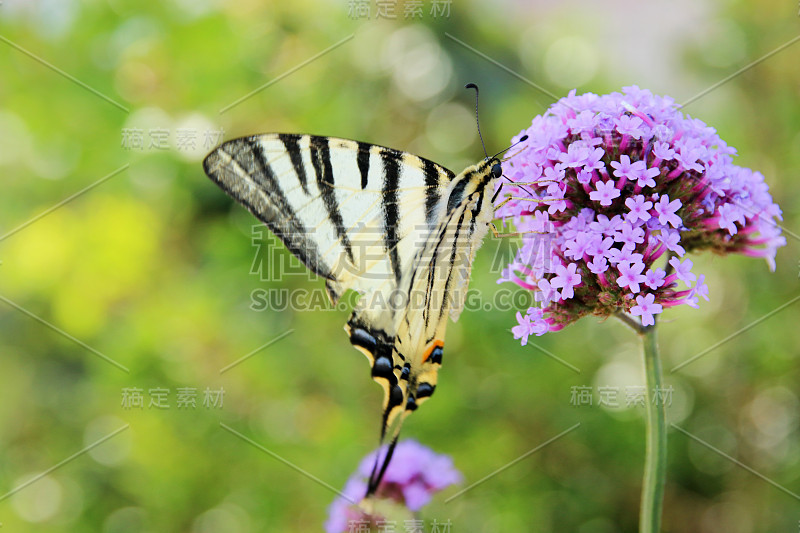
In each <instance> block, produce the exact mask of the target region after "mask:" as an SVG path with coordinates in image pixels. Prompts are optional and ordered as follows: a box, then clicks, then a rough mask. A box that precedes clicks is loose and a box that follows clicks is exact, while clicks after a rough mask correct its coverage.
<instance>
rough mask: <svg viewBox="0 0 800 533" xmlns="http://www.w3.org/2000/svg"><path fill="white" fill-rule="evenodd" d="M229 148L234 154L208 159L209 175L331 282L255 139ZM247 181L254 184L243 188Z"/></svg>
mask: <svg viewBox="0 0 800 533" xmlns="http://www.w3.org/2000/svg"><path fill="white" fill-rule="evenodd" d="M226 148H227V149H228V150H231V152H230V153H229V152H226V151H223V150H222V149H220V150H219V153H217V154H212V155H210V156H209V157H208V158H206V160H205V161H204V167H205V171H206V174H208V176H209V177H210V178H211V179H212V180H214V181H215V182H216V183H217V185H219V186H220V188H222V189H223V190H224V191H225V192H227V193H228V194H229V195H231V196H232V197H233V198H235V199H236V200H237V201H238V202H239V203H241V204H242V205H244V206H245V207H246V208H247V209H248V211H250V212H251V213H253V215H255V216H256V218H258V219H259V220H261V221H262V222H264V224H266V225H267V227H268V228H269V229H270V231H272V233H274V234H275V235H276V236H277V237H278V238H279V239H281V241H283V243H284V244H285V245H286V247H287V248H288V249H289V251H290V252H292V253H293V254H294V255H295V256H296V257H297V258H298V259H300V260H301V261H302V262H303V264H305V265H306V266H307V267H308V268H309V269H310V270H312V271H313V272H315V273H316V274H319V275H320V276H323V277H325V278H331V276H332V274H331V272H330V267H329V266H328V265H327V264H326V263H325V262H324V261H323V260H322V258H321V255H320V252H319V249H318V247H317V246H316V243H315V242H314V241H313V240H312V239H309V238H308V233H307V232H308V230H307V228H306V227H305V226H304V224H303V222H302V221H301V220H300V218H299V217H297V216H296V214H295V213H294V211H293V209H292V206H291V204H290V203H289V201H288V199H287V198H286V196H285V195H284V194H283V190H282V189H281V188H280V187H279V186H278V184H277V183H276V181H275V176H274V172H273V171H272V168H271V167H270V165H269V163H268V162H267V160H266V157H265V154H264V150H263V147H262V146H261V144H260V143H259V142H258V141H256V140H255V139H242V141H241V142H235V143H233V142H232V143H230V144H229V145H227V146H226ZM226 159H227V160H226ZM243 175H244V176H245V177H244V178H243V177H242V176H243ZM247 181H250V182H251V183H252V184H251V185H249V186H243V182H244V183H246V182H247Z"/></svg>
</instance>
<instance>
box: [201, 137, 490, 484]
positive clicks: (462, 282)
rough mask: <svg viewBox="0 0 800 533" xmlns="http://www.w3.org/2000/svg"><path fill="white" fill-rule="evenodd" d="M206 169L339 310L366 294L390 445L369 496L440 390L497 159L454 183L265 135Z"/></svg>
mask: <svg viewBox="0 0 800 533" xmlns="http://www.w3.org/2000/svg"><path fill="white" fill-rule="evenodd" d="M203 166H204V169H205V172H206V174H208V176H209V177H210V178H211V179H212V180H213V181H214V182H215V183H216V184H217V185H219V186H220V187H221V188H222V189H223V190H224V191H225V192H226V193H228V194H229V195H230V196H232V197H233V198H234V199H235V200H236V201H238V202H239V203H241V204H242V205H244V206H245V207H246V208H247V209H249V210H250V212H251V213H253V214H254V215H255V216H256V217H257V218H258V219H259V220H261V221H262V222H264V224H266V225H267V226H268V227H269V229H270V230H271V231H272V232H273V233H274V234H275V235H276V236H277V237H278V238H280V239H281V240H282V241H283V243H284V244H285V245H286V247H287V248H288V249H289V250H290V251H291V252H292V253H293V254H294V255H295V256H297V257H298V258H299V259H300V260H301V261H302V262H303V263H304V264H305V265H306V266H307V267H308V268H309V269H310V270H312V271H313V272H315V273H316V274H318V275H319V276H321V277H323V278H325V280H326V282H325V286H326V289H327V293H328V295H329V297H330V299H331V301H332V302H333V303H334V304H335V303H336V302H337V301H338V300H339V298H340V296H341V295H342V294H343V292H344V291H345V290H347V289H353V290H356V291H358V292H359V293H360V294H361V295H362V296H361V297H360V300H359V305H357V306H356V309H355V310H354V311H353V313H352V315H351V316H350V319H349V320H348V321H347V324H346V325H345V331H346V332H347V334H348V335H349V336H350V342H351V343H352V344H353V346H354V347H355V348H357V349H358V350H360V351H361V352H363V353H364V355H366V356H367V359H368V360H369V362H370V365H371V367H372V378H373V379H374V380H375V381H377V382H378V383H379V384H380V385H381V386H382V387H383V389H384V391H385V396H384V400H383V420H382V426H381V442H387V441H388V442H390V443H391V444H390V447H389V451H388V452H387V454H386V457H385V458H384V461H383V466H382V468H380V469H378V468H377V464H376V468H375V471H373V475H372V479H371V480H370V486H369V489H368V494H367V495H370V494H371V493H373V492H374V490H375V489H376V488H377V486H378V483H379V482H380V478H381V477H382V475H383V472H384V471H385V469H386V466H387V465H388V463H389V460H390V459H391V452H392V451H393V449H394V443H395V442H396V439H397V435H398V432H399V430H400V426H401V424H402V421H403V420H404V419H405V417H406V416H407V415H408V414H409V413H411V412H412V411H415V410H416V409H417V407H418V406H419V405H420V404H421V403H422V402H424V401H425V400H427V399H428V398H430V396H431V395H432V394H433V392H434V390H435V389H436V378H437V373H438V371H439V367H440V366H441V364H442V353H443V349H444V337H445V329H446V327H447V318H448V316H449V317H450V318H452V319H453V320H456V319H458V316H459V314H460V312H461V310H462V309H463V306H464V303H465V298H466V291H467V285H468V283H469V276H470V269H471V265H472V259H473V257H474V256H475V252H476V250H477V249H478V247H479V246H480V244H481V241H482V240H483V238H484V236H485V235H486V233H487V230H488V228H489V226H490V223H491V220H492V219H493V218H494V207H493V204H492V194H493V192H494V190H495V185H497V183H496V182H497V180H498V179H499V178H500V176H501V175H502V167H501V164H500V160H498V159H497V158H496V157H487V158H486V159H485V160H483V161H481V162H479V163H478V164H476V165H474V166H471V167H469V168H467V169H465V170H464V171H463V172H461V173H460V174H458V175H456V174H454V173H453V172H451V171H450V170H447V169H446V168H444V167H442V166H440V165H438V164H436V163H434V162H432V161H429V160H427V159H423V158H421V157H418V156H416V155H413V154H409V153H406V152H401V151H398V150H393V149H391V148H386V147H383V146H378V145H374V144H367V143H363V142H357V141H350V140H345V139H338V138H334V137H321V136H315V135H298V134H276V133H268V134H262V135H252V136H249V137H242V138H239V139H234V140H230V141H227V142H225V143H223V144H222V145H220V146H219V147H217V148H216V149H214V150H213V151H212V152H211V153H210V154H209V155H208V156H207V157H206V159H205V161H204V162H203ZM398 295H399V296H400V297H399V298H398ZM376 296H379V297H376ZM361 302H370V303H368V304H364V305H361ZM398 302H399V303H398Z"/></svg>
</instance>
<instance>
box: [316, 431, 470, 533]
mask: <svg viewBox="0 0 800 533" xmlns="http://www.w3.org/2000/svg"><path fill="white" fill-rule="evenodd" d="M377 453H380V454H381V457H384V456H385V454H386V446H384V447H382V448H380V449H379V450H377V451H375V452H372V453H371V454H369V455H367V456H366V457H365V458H364V459H363V460H362V461H361V464H360V465H359V467H358V470H357V471H356V473H355V474H353V476H352V477H350V479H349V480H348V481H347V483H346V484H345V486H344V489H343V490H342V494H344V496H345V497H346V498H342V497H338V498H336V499H335V500H334V501H333V503H332V504H331V507H330V515H329V517H328V521H327V522H326V523H325V531H327V532H328V533H341V532H343V531H348V530H350V526H351V525H352V524H353V523H354V522H365V524H372V525H374V524H376V523H378V522H379V521H380V520H381V517H379V516H375V514H373V515H367V514H365V513H364V511H363V510H362V509H361V508H360V507H359V506H358V505H356V504H353V503H352V502H359V501H360V500H361V499H362V498H363V497H364V494H365V493H366V491H367V480H368V479H369V476H370V474H371V473H372V468H373V466H374V465H375V458H376V454H377ZM381 462H382V461H381ZM461 480H462V476H461V473H460V472H459V471H458V470H456V469H455V467H454V466H453V460H452V459H451V458H450V457H449V456H447V455H440V454H437V453H434V452H433V450H431V449H430V448H426V447H425V446H423V445H422V444H420V443H418V442H416V441H413V440H404V441H400V442H398V443H397V446H396V447H395V451H394V455H393V456H392V461H391V462H390V463H389V466H388V467H387V469H386V472H385V474H384V476H383V479H382V480H381V483H380V485H379V486H378V490H377V491H376V493H375V496H374V498H375V499H376V500H379V501H380V500H388V501H390V502H392V503H394V504H398V505H402V506H403V507H405V508H406V509H408V510H410V511H419V510H420V509H421V508H422V507H424V506H425V505H427V504H428V502H430V501H431V498H432V497H433V495H434V494H435V493H436V492H439V491H440V490H442V489H444V488H445V487H448V486H449V485H453V484H456V483H459V482H461ZM348 500H349V501H348Z"/></svg>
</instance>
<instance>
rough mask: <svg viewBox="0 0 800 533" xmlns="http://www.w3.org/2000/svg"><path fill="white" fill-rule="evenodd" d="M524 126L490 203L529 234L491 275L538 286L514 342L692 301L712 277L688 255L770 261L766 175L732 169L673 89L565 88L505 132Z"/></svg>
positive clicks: (728, 154) (773, 208)
mask: <svg viewBox="0 0 800 533" xmlns="http://www.w3.org/2000/svg"><path fill="white" fill-rule="evenodd" d="M525 134H527V135H528V139H527V141H524V142H523V143H521V144H520V146H519V147H518V149H519V151H517V152H516V153H515V154H514V155H512V156H511V157H510V158H509V160H508V162H507V163H506V164H505V165H504V174H505V176H507V177H508V178H509V179H510V180H511V182H513V183H509V182H508V181H506V180H503V181H501V182H500V183H499V184H498V185H499V186H502V191H501V194H500V195H499V196H498V197H497V199H496V205H498V206H502V207H499V209H498V210H497V216H498V217H501V218H508V219H513V221H514V224H515V226H516V228H517V230H518V231H520V232H535V233H528V234H525V235H523V244H522V247H521V248H520V249H519V251H518V253H517V256H516V258H515V260H514V262H512V263H511V264H510V265H509V266H508V268H506V269H505V270H504V271H503V275H502V277H501V279H500V280H499V281H498V283H500V282H503V281H511V282H514V283H516V284H517V285H520V286H521V287H524V288H526V289H529V290H532V291H536V293H537V295H536V296H537V300H538V301H539V302H540V306H538V307H532V308H530V309H528V310H527V312H526V313H525V314H524V315H523V314H522V313H517V321H518V322H519V324H518V325H517V326H516V327H514V328H513V333H514V336H515V338H520V339H522V344H525V343H526V342H527V338H528V336H529V335H533V334H535V335H542V334H544V333H546V332H547V331H556V330H559V329H561V328H563V327H564V326H566V325H567V324H569V323H571V322H573V321H575V320H577V319H578V318H580V317H582V316H585V315H588V314H594V315H597V316H601V317H606V316H609V315H611V314H613V313H617V312H619V311H624V312H627V313H630V314H631V315H633V316H638V317H640V320H641V323H642V325H645V326H646V325H651V324H653V323H654V317H655V315H657V314H659V313H661V312H662V311H663V310H664V309H666V308H667V307H672V306H675V305H682V304H686V305H689V306H691V307H697V304H698V299H699V297H703V298H704V299H705V300H708V287H707V286H706V285H705V283H704V276H703V275H697V274H695V273H694V272H692V266H693V264H692V261H691V260H690V259H688V258H685V255H686V254H687V253H688V252H692V251H695V250H711V251H713V252H716V253H719V254H727V253H742V254H746V255H750V256H759V257H764V258H766V259H767V262H768V263H769V265H770V268H771V269H772V270H774V268H775V260H774V258H775V253H776V250H777V249H778V248H779V247H781V246H783V245H785V244H786V239H785V238H784V237H782V236H781V230H780V228H779V226H778V225H777V224H776V222H775V219H778V220H780V219H781V210H780V208H779V207H778V206H777V205H776V204H775V203H773V201H772V197H771V196H770V194H769V189H768V187H767V184H766V183H765V182H764V176H762V175H761V174H760V173H759V172H754V171H752V170H750V169H748V168H742V167H739V166H736V165H734V164H733V155H734V154H735V153H736V151H735V150H734V149H733V148H731V147H730V146H728V145H727V144H725V142H724V141H723V140H722V139H720V138H719V136H718V135H717V134H716V131H715V130H714V129H713V128H711V127H709V126H707V125H706V124H704V123H703V122H702V121H700V120H698V119H693V118H691V117H689V116H688V115H687V116H684V115H683V114H682V113H681V112H680V111H678V109H677V106H676V105H675V103H674V102H673V100H672V99H670V98H668V97H662V96H655V95H653V94H652V93H651V92H649V91H646V90H642V89H639V88H638V87H635V86H634V87H625V88H624V89H623V92H622V93H612V94H609V95H604V96H598V95H596V94H591V93H587V94H583V95H580V96H578V95H576V94H575V91H572V92H570V93H569V95H568V96H567V97H565V98H562V99H561V100H559V101H558V102H556V103H555V104H553V105H552V106H551V107H550V109H549V110H548V111H547V112H546V113H545V114H544V115H543V116H538V117H536V118H535V119H534V120H533V123H532V125H531V127H530V128H528V129H527V130H525V131H523V132H521V133H520V134H519V135H518V136H516V137H515V138H514V139H513V141H514V142H516V141H517V140H519V138H521V137H522V136H523V135H525ZM509 198H511V199H510V200H509ZM506 202H507V203H506Z"/></svg>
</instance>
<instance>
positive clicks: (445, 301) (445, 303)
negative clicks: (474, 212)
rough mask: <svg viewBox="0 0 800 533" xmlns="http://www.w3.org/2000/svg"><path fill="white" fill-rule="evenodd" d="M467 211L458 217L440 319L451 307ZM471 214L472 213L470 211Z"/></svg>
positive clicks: (473, 218)
mask: <svg viewBox="0 0 800 533" xmlns="http://www.w3.org/2000/svg"><path fill="white" fill-rule="evenodd" d="M467 212H468V211H467V210H466V209H464V210H463V211H462V212H461V216H460V217H459V218H458V225H457V226H456V235H455V238H454V239H453V251H452V253H451V255H450V266H449V268H448V271H447V281H446V282H445V284H444V294H443V295H442V296H443V297H442V307H441V308H440V309H439V320H441V319H442V317H443V316H444V314H445V312H446V311H447V310H448V309H449V307H450V305H449V304H450V290H451V287H450V283H451V281H452V280H453V269H455V264H456V255H457V254H458V253H459V250H458V248H459V246H458V237H459V235H460V234H461V229H462V228H463V227H464V217H466V216H467ZM470 215H471V213H470ZM471 218H472V220H473V221H474V220H475V217H471ZM467 260H468V259H467ZM461 268H467V266H462V267H461Z"/></svg>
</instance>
